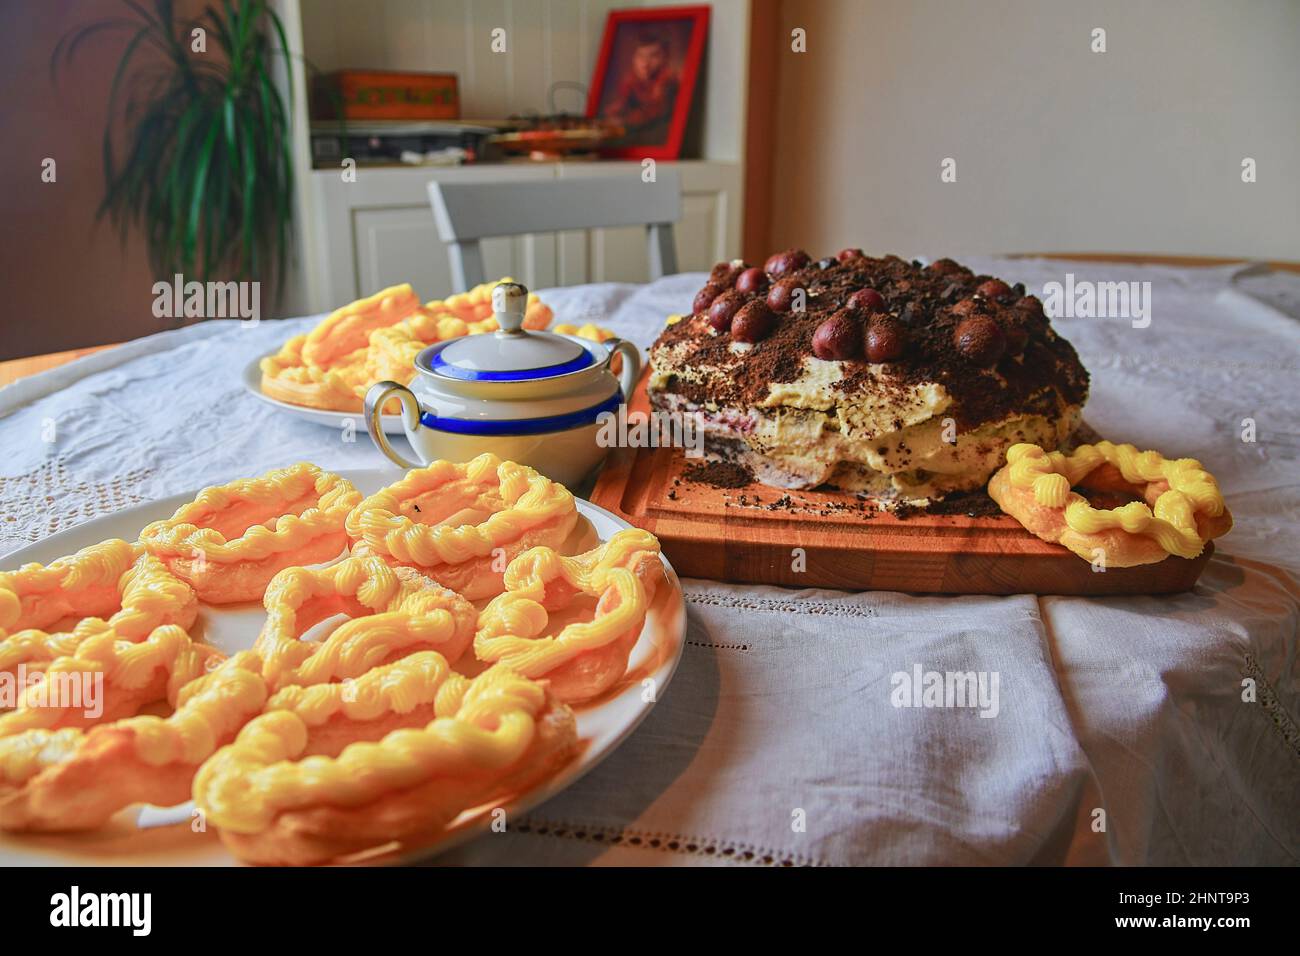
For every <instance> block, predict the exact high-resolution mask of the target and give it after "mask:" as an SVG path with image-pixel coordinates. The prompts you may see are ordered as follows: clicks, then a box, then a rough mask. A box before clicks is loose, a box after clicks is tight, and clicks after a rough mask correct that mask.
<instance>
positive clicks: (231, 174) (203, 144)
mask: <svg viewBox="0 0 1300 956" xmlns="http://www.w3.org/2000/svg"><path fill="white" fill-rule="evenodd" d="M122 2H123V5H124V6H125V7H126V8H128V9H127V10H124V14H125V15H124V16H119V17H110V18H107V19H103V20H99V21H96V22H94V23H90V24H87V25H85V26H83V27H79V28H77V29H75V30H73V31H71V32H70V33H68V34H67V35H66V36H65V37H63V39H62V40H61V41H60V42H59V44H58V46H57V47H56V48H55V51H54V54H53V57H52V59H51V71H52V73H56V72H57V70H58V67H59V64H60V63H61V62H62V63H68V62H70V61H71V59H72V58H73V57H74V56H75V54H76V52H77V49H78V48H79V47H80V46H81V45H82V44H83V43H85V42H86V41H87V40H89V39H91V38H92V37H94V36H96V35H98V34H103V33H107V32H111V31H126V32H129V33H130V39H129V41H128V42H127V45H126V47H125V48H124V50H123V53H122V59H121V62H120V63H119V64H118V67H117V70H116V73H115V74H114V76H113V81H112V86H111V88H110V93H109V116H108V121H107V123H106V124H105V128H104V137H103V154H104V184H105V189H104V199H103V202H102V203H101V204H100V207H99V213H98V214H99V216H100V217H105V216H107V217H108V218H109V219H110V220H111V221H112V222H113V223H114V224H115V225H116V226H118V227H119V228H120V229H121V230H122V232H123V235H125V234H126V232H127V231H128V230H129V229H130V228H131V227H133V226H134V227H138V228H139V229H140V231H141V232H142V233H143V234H144V237H145V241H146V243H147V246H148V250H149V259H150V263H151V265H152V267H153V269H154V270H155V271H156V274H157V275H159V276H165V277H170V276H172V275H173V274H175V273H180V274H182V275H184V276H185V277H186V279H187V280H189V279H196V280H198V281H201V282H206V281H208V280H209V279H213V278H220V279H222V280H232V279H233V280H258V281H262V282H265V283H268V284H269V285H271V286H272V287H273V288H274V289H276V291H277V292H278V291H279V289H280V283H279V280H280V279H281V278H282V277H283V275H284V270H285V264H286V259H287V255H288V251H289V245H290V226H291V224H292V218H293V164H292V156H291V152H290V124H289V111H288V108H287V107H286V105H285V102H284V99H283V98H282V97H281V94H280V89H279V88H278V86H277V85H276V81H275V67H276V64H277V60H278V58H280V57H284V58H286V59H284V60H279V61H278V62H279V63H281V64H287V57H288V55H289V48H288V42H287V41H286V39H285V33H284V26H283V24H282V23H281V22H280V19H279V17H278V16H276V14H275V11H273V10H271V9H270V8H269V7H268V5H267V3H266V0H221V2H220V4H219V6H207V7H206V8H205V9H204V10H203V13H202V14H200V15H199V16H197V17H193V18H190V19H181V18H178V16H177V14H176V11H175V4H174V2H173V0H153V4H152V9H150V8H149V7H148V6H147V5H146V4H145V3H144V2H143V0H122ZM285 75H286V76H288V71H287V70H286V71H285ZM289 92H290V98H292V88H290V91H289Z"/></svg>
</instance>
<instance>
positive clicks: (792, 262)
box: [763, 249, 812, 276]
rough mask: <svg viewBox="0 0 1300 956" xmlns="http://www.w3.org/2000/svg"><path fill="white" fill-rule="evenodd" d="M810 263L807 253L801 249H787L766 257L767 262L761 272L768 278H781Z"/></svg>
mask: <svg viewBox="0 0 1300 956" xmlns="http://www.w3.org/2000/svg"><path fill="white" fill-rule="evenodd" d="M810 261H812V260H811V258H810V257H809V255H808V253H806V252H804V251H803V250H802V249H787V250H785V251H784V252H778V253H776V254H774V255H771V256H768V258H767V262H765V263H764V264H763V271H764V272H766V273H767V274H768V275H770V276H781V275H785V274H786V273H787V272H795V271H797V270H799V269H802V268H803V267H804V266H806V265H808V263H809V262H810Z"/></svg>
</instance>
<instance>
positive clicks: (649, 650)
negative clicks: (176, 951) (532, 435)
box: [0, 469, 686, 866]
mask: <svg viewBox="0 0 1300 956" xmlns="http://www.w3.org/2000/svg"><path fill="white" fill-rule="evenodd" d="M339 474H342V475H343V476H344V477H346V478H348V479H349V480H350V481H351V482H352V483H353V484H355V485H356V486H357V488H358V489H359V490H360V491H361V492H362V493H363V494H367V495H368V494H372V493H373V492H375V491H378V490H379V489H380V488H382V487H383V486H384V485H386V484H389V483H390V482H392V481H395V480H396V479H397V478H398V477H400V476H401V474H402V473H401V472H400V471H398V470H397V469H387V470H381V469H367V470H364V471H362V470H354V471H341V472H339ZM193 497H194V495H193V493H191V494H184V495H175V496H173V497H171V498H166V499H163V500H161V501H154V502H149V503H147V504H142V505H136V506H134V507H132V508H126V509H124V510H122V511H119V512H116V513H115V514H111V515H105V516H104V517H101V518H95V519H92V520H91V521H87V522H86V523H85V524H81V525H78V526H77V527H75V528H70V529H68V530H67V531H62V532H60V533H58V534H56V535H52V536H51V537H49V538H46V539H45V540H44V541H40V542H38V543H36V544H33V545H29V546H27V547H25V548H22V549H20V550H18V551H14V552H13V553H12V554H8V555H5V556H4V558H3V559H0V569H9V568H16V567H18V566H19V565H22V564H25V563H27V562H29V561H37V562H40V563H41V564H48V563H49V562H51V561H54V560H56V559H57V558H60V557H63V556H65V555H68V554H71V553H72V552H74V551H76V550H77V549H79V548H84V547H86V546H87V545H91V544H94V543H96V542H97V541H103V540H104V539H106V538H124V539H126V540H128V541H131V540H134V539H135V538H136V537H137V536H138V535H139V533H140V529H142V528H143V527H144V526H145V525H146V524H147V523H149V522H150V521H155V520H157V519H159V518H167V517H170V516H171V514H172V513H173V512H174V511H175V510H176V509H177V508H178V507H180V505H182V504H184V503H185V502H187V501H189V500H191V499H192V498H193ZM578 511H579V513H580V515H581V516H582V518H583V519H584V520H583V521H580V522H579V527H578V528H577V529H575V532H574V535H573V536H572V537H571V538H570V541H569V542H568V543H567V545H566V548H565V550H566V551H569V552H570V553H573V552H575V551H578V550H585V549H586V548H589V547H592V546H594V545H595V543H596V542H597V541H606V540H608V539H609V538H610V537H612V536H613V535H614V534H615V533H616V532H618V531H621V530H623V529H625V528H629V527H631V525H629V524H628V523H627V522H625V521H623V520H622V519H621V518H617V517H615V516H614V515H612V514H610V513H609V512H608V511H606V510H605V509H604V508H599V507H597V506H596V505H593V504H592V503H591V502H589V501H584V500H582V499H581V498H580V499H578ZM663 562H664V571H665V573H666V574H667V578H668V585H667V587H664V588H662V589H661V590H660V593H658V594H657V595H656V596H655V600H654V603H653V604H652V605H651V607H650V612H649V614H647V615H646V623H645V627H644V629H643V630H642V631H641V637H640V639H639V640H638V641H637V643H636V646H635V647H633V649H632V654H631V657H630V658H629V660H628V670H627V673H626V674H625V676H624V678H623V683H622V685H621V686H620V687H619V689H618V690H617V691H616V692H613V693H610V694H607V695H605V696H604V697H603V698H602V699H601V701H600V703H598V704H596V705H592V706H587V707H575V708H574V710H575V711H576V713H577V718H578V739H579V741H581V743H582V745H583V749H582V752H581V753H580V754H579V755H578V756H577V757H576V758H574V760H573V762H572V763H570V764H569V765H568V766H567V767H566V768H565V769H564V770H563V771H562V772H561V773H559V774H557V775H556V776H554V777H552V778H551V779H549V780H547V781H546V782H545V783H543V784H541V785H540V786H538V787H536V788H534V789H532V790H530V791H528V792H526V793H524V794H521V795H519V796H518V797H516V798H514V799H512V800H510V801H508V802H506V803H504V804H496V805H495V806H488V807H477V808H474V809H472V810H467V811H466V812H465V813H462V814H461V815H460V817H458V818H457V819H456V820H455V821H454V822H453V824H452V826H451V827H450V828H449V830H448V832H447V834H446V835H445V836H444V837H442V838H441V839H439V840H438V841H437V843H436V844H435V845H428V846H423V847H417V848H404V847H401V846H397V845H387V846H383V847H376V848H374V849H372V850H369V851H366V853H364V854H358V855H357V856H356V857H354V858H352V860H353V861H354V862H364V863H367V864H373V863H385V862H412V861H414V860H418V859H425V858H428V857H430V856H433V855H435V854H437V853H441V852H443V851H445V850H448V849H451V848H452V847H453V846H457V845H459V844H461V843H464V842H465V841H466V840H468V839H470V838H472V837H474V836H476V835H478V834H480V833H482V832H483V831H485V830H487V829H488V827H489V826H490V825H491V823H492V819H491V811H492V810H493V809H495V808H496V806H500V807H501V808H502V809H504V810H505V811H506V819H507V820H514V819H518V817H519V816H520V815H522V814H524V813H526V812H527V811H528V810H530V809H532V808H533V807H535V806H537V805H538V804H540V803H542V802H544V801H546V800H548V799H550V798H551V797H553V796H555V795H556V794H557V793H559V792H560V791H561V790H563V789H565V788H566V787H568V786H569V785H570V784H572V783H573V782H574V781H575V780H577V779H578V778H579V777H581V776H583V775H584V774H585V773H587V772H588V771H589V770H591V769H592V768H593V767H595V766H596V765H597V764H599V763H600V762H601V761H602V760H604V759H605V758H606V757H608V756H609V755H610V754H611V753H612V752H613V751H614V749H615V748H616V747H618V745H619V744H621V743H622V742H623V741H624V740H626V739H627V737H628V735H629V734H631V733H632V731H633V730H635V729H636V727H637V725H638V724H640V723H641V721H642V720H644V719H645V717H646V715H647V714H648V713H649V712H650V708H651V707H652V706H653V704H649V703H646V702H645V701H644V700H643V699H642V694H643V693H644V688H643V686H642V684H643V681H646V680H651V681H653V682H654V684H653V686H654V688H655V695H654V696H655V698H656V700H661V699H662V694H663V692H664V690H665V689H667V687H668V683H669V681H671V680H672V677H673V673H674V671H676V669H677V663H678V661H679V660H680V659H681V655H682V647H683V645H684V639H685V635H686V607H685V603H684V602H683V600H682V588H681V583H680V582H679V581H678V579H677V574H676V572H674V571H673V568H672V565H671V564H669V563H668V560H667V559H666V558H664V559H663ZM264 619H265V614H264V612H263V611H262V610H261V609H260V608H256V607H248V606H241V607H238V608H235V609H230V608H219V607H210V606H208V605H206V604H204V605H200V609H199V620H198V622H197V623H196V625H195V628H194V630H193V633H194V634H195V635H196V636H198V635H201V636H202V639H203V640H204V641H206V642H207V643H209V644H212V645H213V646H215V647H217V648H220V649H221V650H222V651H224V652H225V653H227V654H229V653H233V652H234V651H237V650H241V649H243V648H247V647H251V646H252V643H253V640H254V639H255V638H256V637H257V633H258V631H259V630H260V629H261V626H262V622H263V620H264ZM192 806H193V805H192V804H189V803H186V804H181V805H180V806H178V807H169V808H157V807H149V806H146V807H133V808H128V809H126V810H124V811H122V812H121V813H119V814H117V816H115V817H114V818H113V819H112V820H111V821H110V822H109V823H108V824H107V825H106V826H104V827H102V828H101V829H99V830H95V831H92V832H87V833H72V834H50V835H46V834H42V835H28V834H15V833H0V866H40V865H50V864H57V865H63V866H136V865H143V866H223V865H231V864H233V863H235V862H236V861H235V860H234V858H233V857H232V856H231V855H230V854H229V853H228V852H226V849H225V847H224V846H223V845H222V843H221V840H220V838H219V837H218V836H217V834H216V833H215V831H213V830H209V831H207V832H197V833H196V832H194V830H193V827H192V825H191V824H192V813H191V811H192Z"/></svg>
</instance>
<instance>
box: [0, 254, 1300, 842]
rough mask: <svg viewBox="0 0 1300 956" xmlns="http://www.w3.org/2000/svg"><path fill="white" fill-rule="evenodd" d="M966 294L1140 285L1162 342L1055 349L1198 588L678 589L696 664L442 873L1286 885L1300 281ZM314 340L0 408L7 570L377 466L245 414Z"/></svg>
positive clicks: (156, 363)
mask: <svg viewBox="0 0 1300 956" xmlns="http://www.w3.org/2000/svg"><path fill="white" fill-rule="evenodd" d="M970 264H971V265H972V266H974V267H975V268H977V269H979V270H984V271H989V272H992V273H994V274H997V275H1000V276H1003V277H1005V278H1007V279H1008V280H1009V281H1015V280H1021V281H1024V282H1025V283H1026V284H1027V285H1028V286H1029V287H1030V289H1031V291H1037V290H1038V289H1040V288H1041V286H1042V284H1043V283H1044V282H1048V281H1059V282H1064V281H1065V273H1066V272H1072V273H1074V275H1075V277H1076V279H1092V280H1098V281H1125V280H1130V279H1134V280H1142V281H1150V282H1152V283H1153V287H1152V303H1153V314H1152V322H1151V324H1150V327H1148V328H1145V329H1135V328H1133V326H1132V323H1131V322H1130V321H1129V320H1128V319H1122V318H1121V319H1096V318H1094V319H1085V318H1076V319H1064V318H1063V319H1058V320H1057V322H1056V325H1057V327H1058V329H1059V330H1060V331H1061V332H1062V333H1063V334H1064V335H1065V336H1067V337H1068V338H1069V339H1070V340H1071V341H1072V342H1074V344H1075V346H1076V347H1077V348H1078V349H1079V352H1080V354H1081V356H1082V358H1083V361H1084V363H1085V364H1086V365H1087V367H1088V368H1089V369H1090V370H1091V372H1092V375H1093V386H1092V397H1091V399H1090V401H1089V403H1088V407H1087V410H1086V417H1087V419H1088V421H1089V422H1090V423H1091V424H1092V425H1093V426H1094V427H1095V428H1096V429H1097V430H1098V431H1100V432H1101V433H1102V434H1104V435H1106V436H1107V437H1110V438H1112V439H1114V440H1121V441H1131V442H1133V443H1134V444H1137V445H1139V446H1141V447H1155V448H1158V449H1159V450H1161V451H1162V452H1164V453H1165V454H1167V455H1178V456H1183V455H1190V456H1195V457H1197V458H1199V459H1201V461H1202V462H1203V463H1204V464H1205V465H1206V466H1207V467H1208V468H1210V469H1211V470H1212V471H1213V472H1214V473H1215V474H1216V475H1217V477H1218V478H1219V480H1220V483H1221V485H1222V487H1223V489H1224V491H1225V493H1226V496H1227V499H1228V502H1229V505H1230V507H1231V508H1232V511H1233V513H1234V515H1235V518H1236V529H1235V530H1234V531H1233V532H1232V534H1231V536H1230V537H1228V538H1226V539H1225V540H1223V541H1222V542H1221V546H1220V548H1219V551H1218V552H1217V554H1216V555H1215V557H1214V559H1213V560H1212V561H1211V562H1210V564H1209V566H1208V568H1207V570H1206V572H1205V575H1204V576H1203V578H1202V580H1201V583H1200V584H1199V585H1198V587H1197V588H1196V590H1195V591H1194V592H1192V593H1189V594H1185V595H1179V596H1174V597H1160V598H1105V599H1083V598H1035V597H1032V596H1020V597H1008V598H985V597H978V598H976V597H972V598H952V597H945V598H935V597H911V596H907V595H903V594H893V593H864V594H845V593H842V592H830V591H810V590H805V591H787V590H781V589H778V588H769V587H748V586H744V587H740V586H732V585H727V584H723V583H718V582H709V581H688V582H686V596H687V606H688V609H689V621H690V628H689V633H688V635H687V647H686V651H685V656H684V658H683V661H682V664H681V667H680V669H679V670H678V672H677V676H676V678H675V680H674V682H673V684H672V686H671V687H670V688H669V689H668V690H667V691H666V692H665V693H664V694H663V696H662V697H661V698H660V701H659V703H658V704H657V705H656V706H655V708H654V710H653V712H652V713H651V715H650V717H649V718H648V719H647V720H646V722H645V723H644V724H643V725H642V726H641V728H640V729H639V730H637V732H636V733H635V734H634V735H633V736H632V737H631V738H630V739H629V740H628V741H627V742H626V743H625V744H624V746H623V747H622V748H621V749H620V750H619V751H618V752H617V753H615V754H614V755H613V756H612V757H611V758H610V759H609V760H608V761H607V762H606V763H604V764H603V765H602V766H601V767H599V768H598V769H597V770H595V771H594V772H592V773H591V774H590V775H589V776H587V777H586V778H584V779H583V780H582V781H580V782H579V783H578V784H576V785H575V786H574V787H572V788H571V789H570V790H568V791H567V792H565V793H564V794H562V795H560V796H559V797H557V798H555V799H553V800H551V801H550V802H549V803H547V804H545V805H544V806H542V807H540V808H538V809H537V810H535V811H534V812H533V813H531V814H530V815H529V816H528V818H527V819H525V820H518V821H512V825H511V827H510V829H509V831H508V832H507V833H504V834H492V835H489V836H485V837H483V838H481V839H479V840H477V841H476V842H474V843H472V844H470V845H467V846H466V847H464V848H462V849H459V850H456V851H453V852H452V853H451V854H449V855H448V856H447V857H444V860H450V861H453V862H481V861H491V862H509V863H544V862H564V863H574V862H599V863H609V862H638V863H646V864H656V863H701V862H706V863H712V862H732V863H812V864H844V863H906V864H936V863H937V864H959V863H1031V862H1032V863H1059V862H1070V863H1105V862H1113V863H1125V864H1139V863H1160V864H1206V863H1274V864H1295V863H1296V862H1297V861H1298V860H1300V796H1298V795H1300V730H1298V729H1297V721H1296V717H1295V715H1297V714H1300V694H1298V689H1300V688H1298V678H1297V647H1296V645H1297V641H1296V634H1297V608H1298V607H1300V587H1298V586H1297V572H1298V570H1300V548H1298V547H1297V531H1300V482H1298V480H1297V479H1298V476H1300V471H1298V469H1297V445H1298V443H1300V429H1298V427H1297V422H1298V419H1297V414H1296V410H1295V409H1296V389H1297V385H1300V377H1298V376H1297V374H1296V372H1297V367H1298V366H1300V355H1298V350H1297V345H1298V344H1300V325H1298V324H1297V323H1298V322H1300V319H1298V318H1297V316H1300V277H1296V276H1292V275H1285V274H1272V273H1267V272H1261V271H1260V270H1258V269H1255V270H1246V269H1228V268H1224V269H1208V270H1185V269H1171V268H1155V267H1143V268H1139V267H1120V266H1113V265H1098V264H1084V263H1072V264H1067V263H1060V262H1046V261H1041V260H1021V261H1002V262H996V261H994V260H977V261H972V262H971V263H970ZM701 282H702V277H701V276H699V275H683V276H676V277H672V278H668V279H664V280H661V281H659V282H656V283H653V284H651V285H649V286H643V287H638V286H629V285H597V286H586V287H580V288H573V289H560V290H553V291H544V292H543V295H544V297H545V298H546V299H547V301H548V302H550V303H552V304H553V306H554V307H555V310H556V313H557V315H558V316H559V317H560V318H561V319H562V320H567V321H585V320H595V321H598V322H600V323H601V324H604V325H608V326H610V327H612V328H613V329H615V330H616V331H618V332H619V333H620V334H622V335H624V336H626V337H628V338H630V339H632V340H634V341H636V342H638V343H640V344H641V345H643V346H644V345H648V344H649V343H650V342H651V341H653V339H654V336H655V335H656V333H657V331H658V329H659V327H660V325H661V324H662V320H663V317H664V316H665V315H666V314H668V313H669V312H673V311H681V310H683V309H685V308H688V307H689V303H690V300H691V297H692V295H693V293H694V291H695V290H696V289H697V288H698V287H699V285H700V284H701ZM422 291H425V292H431V291H432V290H422ZM87 307H89V308H93V307H94V305H93V303H88V306H87ZM1288 312H1289V313H1290V314H1289V315H1288V314H1287V313H1288ZM316 318H317V317H312V318H306V319H299V320H291V321H283V322H270V321H266V322H262V323H261V324H260V325H258V326H255V327H242V326H240V325H239V324H238V323H237V322H220V321H219V322H210V323H206V324H203V325H199V326H195V327H190V328H186V329H181V330H176V331H168V332H163V333H161V334H159V335H156V336H153V337H151V338H148V339H143V340H140V341H136V342H132V343H130V344H128V345H126V346H123V347H121V348H118V349H114V350H111V351H108V352H105V353H101V354H97V355H94V356H91V357H89V358H85V359H81V360H79V361H77V362H74V363H72V364H70V365H68V366H65V367H63V368H60V369H57V370H54V371H51V372H46V373H43V374H40V375H37V376H34V377H32V378H29V379H26V380H23V381H21V382H19V383H17V384H15V385H12V386H9V387H8V388H5V389H3V390H0V442H2V445H0V447H3V450H4V454H3V460H0V514H2V515H3V520H0V552H7V551H10V550H12V549H13V548H16V547H18V546H21V545H22V544H24V543H26V542H28V541H32V540H37V539H39V538H40V537H43V536H44V535H47V534H49V533H51V532H53V531H57V530H59V529H60V528H64V527H68V526H70V525H71V524H75V523H77V522H79V521H82V520H85V519H86V518H88V517H92V516H94V515H96V514H100V513H104V512H106V511H111V510H114V509H116V508H119V507H123V506H125V505H127V504H130V503H133V502H135V501H139V500H146V499H150V498H154V497H160V496H164V495H169V494H173V493H178V492H183V491H187V490H190V489H193V488H196V487H198V486H200V485H203V484H210V483H215V482H218V481H222V480H226V479H229V478H231V477H234V476H237V475H248V474H253V473H256V472H260V471H262V470H264V469H267V468H271V467H274V466H279V465H283V464H286V463H289V462H292V461H296V460H300V459H310V460H312V461H315V462H317V463H319V464H320V465H322V466H325V467H327V468H356V467H374V466H376V465H378V464H379V458H378V455H377V453H376V452H375V451H374V450H373V449H372V448H371V447H370V446H369V442H368V440H367V438H366V436H365V433H364V431H362V432H361V433H360V434H359V435H357V436H355V440H354V441H347V440H345V438H346V437H347V436H345V435H344V434H343V433H342V432H336V431H335V430H333V429H330V428H326V427H322V426H318V425H313V424H309V423H306V422H303V421H299V420H297V419H295V418H292V417H290V416H288V415H285V414H283V413H281V412H279V411H277V410H276V409H274V408H271V407H268V406H267V405H265V404H263V403H262V402H259V401H258V400H257V399H255V398H254V397H252V396H250V395H248V394H246V393H245V392H244V390H243V387H242V385H241V379H240V373H241V370H242V369H243V367H244V366H245V365H246V364H247V363H248V362H249V361H250V360H251V359H253V358H254V357H256V356H258V355H261V354H264V353H266V352H268V351H271V350H272V349H274V348H275V347H276V346H277V345H278V344H279V343H280V342H281V341H283V340H284V339H285V338H287V337H288V336H289V335H291V334H293V333H296V332H299V331H302V330H304V329H306V328H308V327H309V326H310V325H311V324H312V323H313V322H315V321H316ZM22 320H23V319H22V318H21V317H10V319H9V321H22ZM1244 419H1251V420H1253V422H1254V427H1255V432H1256V434H1255V441H1253V442H1248V441H1243V440H1242V432H1243V428H1244V427H1245V426H1243V420H1244ZM918 669H919V670H920V671H938V672H949V671H953V672H975V673H976V674H977V675H983V676H984V677H986V678H987V679H989V680H992V679H994V678H996V680H997V682H998V685H997V686H998V698H997V709H996V715H995V716H988V717H981V716H980V715H979V713H978V712H977V711H976V710H973V709H970V708H954V707H948V708H927V707H907V708H905V707H896V706H894V705H893V703H891V697H894V696H895V687H896V685H897V683H898V679H896V678H895V677H894V675H896V674H900V673H902V674H909V675H910V674H912V673H914V671H916V670H918ZM1251 691H1253V693H1251ZM1243 696H1245V697H1247V698H1248V699H1247V700H1243Z"/></svg>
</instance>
